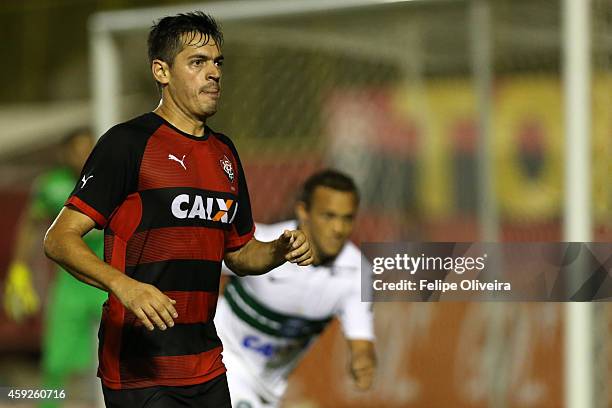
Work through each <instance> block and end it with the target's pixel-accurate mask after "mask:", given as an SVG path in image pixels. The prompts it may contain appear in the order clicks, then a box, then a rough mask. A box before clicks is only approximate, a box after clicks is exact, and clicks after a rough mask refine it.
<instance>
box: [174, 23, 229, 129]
mask: <svg viewBox="0 0 612 408" xmlns="http://www.w3.org/2000/svg"><path fill="white" fill-rule="evenodd" d="M222 62H223V56H222V55H221V50H220V49H219V47H218V46H217V44H216V43H215V41H214V40H213V39H212V38H207V37H203V36H198V35H196V36H195V38H194V39H192V41H190V42H188V43H187V44H186V45H185V46H184V47H183V49H182V50H181V51H180V52H179V53H178V54H177V55H176V57H175V58H174V63H173V64H172V67H171V68H170V69H171V78H172V79H171V81H170V82H169V83H168V88H169V89H168V90H169V91H170V93H171V95H172V98H173V99H174V101H175V102H176V104H177V105H178V107H179V108H180V109H181V110H182V111H184V112H185V113H187V114H189V115H193V116H196V117H199V118H207V117H209V116H212V115H214V114H215V112H217V102H218V101H219V97H220V96H221V65H222Z"/></svg>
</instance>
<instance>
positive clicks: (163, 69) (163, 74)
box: [151, 59, 170, 85]
mask: <svg viewBox="0 0 612 408" xmlns="http://www.w3.org/2000/svg"><path fill="white" fill-rule="evenodd" d="M151 72H152V73H153V78H155V80H156V81H157V82H158V83H159V84H161V85H168V82H170V67H169V66H168V64H167V63H166V62H164V61H162V60H159V59H155V60H153V62H152V63H151Z"/></svg>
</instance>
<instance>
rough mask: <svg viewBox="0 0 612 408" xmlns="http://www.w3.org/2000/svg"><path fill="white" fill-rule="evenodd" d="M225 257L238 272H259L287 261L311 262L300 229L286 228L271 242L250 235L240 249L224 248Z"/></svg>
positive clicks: (269, 269)
mask: <svg viewBox="0 0 612 408" xmlns="http://www.w3.org/2000/svg"><path fill="white" fill-rule="evenodd" d="M224 260H225V263H226V264H227V266H228V267H229V268H230V269H231V270H232V271H234V272H235V273H236V274H237V275H239V276H246V275H261V274H264V273H266V272H269V271H271V270H272V269H274V268H276V267H277V266H280V265H282V264H283V263H285V262H286V261H289V262H291V263H296V264H298V265H300V266H306V265H310V264H312V262H313V258H312V250H311V249H310V243H309V242H308V239H306V235H304V233H303V232H302V231H300V230H293V231H289V230H285V231H284V232H283V234H282V235H281V236H280V237H278V239H276V240H274V241H271V242H262V241H258V240H256V239H255V238H252V239H251V240H250V241H249V242H247V243H246V244H245V245H244V246H243V247H241V248H240V249H238V250H235V251H231V252H226V254H225V258H224Z"/></svg>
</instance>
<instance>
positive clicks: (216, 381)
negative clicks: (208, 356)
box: [102, 374, 232, 408]
mask: <svg viewBox="0 0 612 408" xmlns="http://www.w3.org/2000/svg"><path fill="white" fill-rule="evenodd" d="M102 391H103V392H104V403H105V404H106V407H107V408H174V407H183V408H184V407H194V408H195V407H198V408H231V406H232V403H231V400H230V394H229V388H228V387H227V377H226V376H225V374H222V375H220V376H218V377H215V378H213V379H212V380H210V381H207V382H205V383H202V384H196V385H187V386H181V387H169V386H156V387H147V388H135V389H128V390H113V389H110V388H108V387H105V386H104V385H102Z"/></svg>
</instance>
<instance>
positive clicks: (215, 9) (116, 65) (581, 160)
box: [89, 0, 595, 408]
mask: <svg viewBox="0 0 612 408" xmlns="http://www.w3.org/2000/svg"><path fill="white" fill-rule="evenodd" d="M412 1H416V0H235V1H223V2H209V3H194V4H182V5H178V6H172V7H153V8H141V9H132V10H119V11H108V12H99V13H96V14H94V15H92V16H91V19H90V21H89V45H90V72H91V82H90V86H91V95H92V102H93V103H92V108H93V109H92V112H93V117H92V124H93V128H94V130H95V132H96V134H97V135H100V134H102V133H104V131H106V130H107V129H108V128H109V127H111V126H112V125H114V124H115V123H117V122H118V120H119V117H120V109H119V106H120V95H121V94H122V89H121V81H120V78H121V69H122V64H121V60H120V57H119V49H118V45H117V43H116V40H115V38H114V37H115V35H116V34H119V33H125V32H131V31H144V30H147V29H148V28H149V27H150V26H151V25H152V23H153V22H154V21H155V20H156V19H158V18H160V17H163V16H165V15H173V14H177V13H181V12H187V11H192V10H196V9H204V10H206V11H207V12H209V13H210V14H212V15H214V16H215V17H216V18H218V19H219V20H221V21H236V20H243V19H244V20H246V19H253V18H258V17H272V16H282V15H298V14H306V13H316V12H322V11H326V10H342V9H356V8H363V7H372V6H376V5H382V4H388V3H408V2H412ZM421 1H434V0H421ZM457 1H464V2H465V3H466V4H468V3H469V2H470V0H457ZM562 3H563V5H564V8H563V10H562V16H563V17H562V18H563V23H564V25H563V29H564V33H563V34H564V36H563V46H562V47H563V51H564V58H563V59H562V61H563V70H564V76H563V86H564V88H563V89H564V93H565V102H564V103H565V132H566V145H565V152H566V156H565V157H566V160H565V166H566V171H565V199H564V206H565V214H564V219H563V223H564V240H565V241H589V240H591V211H590V207H591V191H590V189H589V185H590V182H591V178H590V172H589V163H590V157H589V154H590V117H591V116H590V115H591V110H590V104H589V100H590V99H589V98H590V70H591V66H590V53H589V30H590V15H589V10H590V7H591V2H590V1H588V0H562ZM484 45H485V46H486V44H484ZM483 86H490V85H487V84H484V85H483ZM493 227H494V226H493ZM592 315H593V310H592V305H591V304H588V303H580V304H579V303H568V304H567V308H566V320H565V322H566V330H565V340H566V341H565V355H564V356H563V357H564V359H565V362H566V364H565V367H566V369H565V387H564V388H565V405H566V407H568V408H592V407H595V401H594V398H593V396H594V387H593V384H594V383H595V379H594V378H593V377H594V369H593V361H594V356H593V354H592V353H593V338H592V333H593V321H592Z"/></svg>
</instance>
